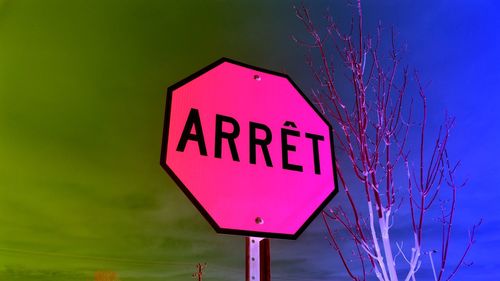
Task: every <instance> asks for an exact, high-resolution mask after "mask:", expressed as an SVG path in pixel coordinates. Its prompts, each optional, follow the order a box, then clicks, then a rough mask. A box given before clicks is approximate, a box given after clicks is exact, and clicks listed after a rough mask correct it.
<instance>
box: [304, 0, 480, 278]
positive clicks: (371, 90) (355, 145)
mask: <svg viewBox="0 0 500 281" xmlns="http://www.w3.org/2000/svg"><path fill="white" fill-rule="evenodd" d="M353 7H354V10H355V12H356V13H355V15H354V16H353V17H352V20H351V24H350V29H349V30H348V31H347V32H343V31H342V30H341V29H340V27H339V26H338V25H337V24H336V22H335V21H334V19H333V17H332V16H331V15H330V14H327V15H326V17H325V21H323V22H324V23H323V26H322V28H321V30H320V29H318V28H317V27H316V25H315V23H314V21H313V20H312V18H311V15H310V11H309V10H308V9H307V8H306V7H304V6H301V7H295V10H296V14H297V17H298V18H299V19H300V21H301V22H302V23H303V24H304V26H305V28H306V30H307V33H308V34H309V35H310V38H309V39H306V40H299V39H296V38H294V39H295V41H296V42H297V43H298V44H300V45H302V46H304V47H305V48H306V49H307V50H308V57H307V64H308V66H309V67H310V69H311V71H312V74H313V76H314V78H315V80H316V81H317V83H318V85H319V87H318V88H317V89H315V90H313V93H312V94H313V97H314V101H315V103H316V105H317V106H318V108H319V109H320V110H321V111H322V113H323V114H324V115H325V116H326V117H327V118H329V119H330V120H333V121H334V124H335V127H336V128H335V131H334V135H335V140H336V145H337V146H338V149H340V151H341V152H343V153H344V155H345V156H346V157H347V158H348V159H349V160H350V163H351V165H350V168H349V170H350V171H351V172H352V174H353V175H355V178H356V180H355V181H354V182H356V183H357V184H354V183H351V182H353V181H349V180H348V179H347V178H346V175H347V174H346V173H347V172H348V171H347V169H346V167H341V166H340V165H339V162H338V160H337V162H336V166H337V170H338V176H339V180H340V187H339V188H342V189H343V191H344V194H345V196H346V197H347V201H348V203H347V204H344V205H339V206H337V207H335V208H331V209H329V210H328V211H324V212H323V213H322V217H323V221H324V224H325V226H326V228H327V231H328V240H329V242H330V244H331V246H332V247H333V249H334V250H335V251H336V253H337V254H338V257H339V258H340V260H341V262H342V264H343V266H344V268H345V270H346V271H347V274H348V275H349V276H350V278H351V279H352V280H366V279H367V278H368V276H369V275H370V274H373V273H374V274H375V276H376V277H377V278H378V280H381V281H382V280H384V281H387V280H391V281H395V280H400V279H404V280H405V281H408V280H416V273H417V271H418V270H419V268H420V266H421V263H422V261H423V259H424V255H428V257H429V262H430V264H431V268H432V271H433V276H434V280H435V281H438V280H450V279H452V278H453V277H454V276H455V274H456V273H457V271H458V270H459V268H460V267H461V266H462V265H463V264H464V259H465V256H466V255H467V253H468V252H469V250H470V248H471V246H472V244H473V243H474V236H475V232H476V228H477V227H478V226H479V224H480V222H479V223H478V224H476V225H474V226H473V227H472V228H471V230H470V233H469V237H468V240H467V243H466V245H465V250H464V252H463V254H462V256H461V257H459V258H458V264H457V265H456V266H452V267H450V266H447V265H448V261H449V255H448V253H449V248H450V241H451V236H452V225H453V220H454V215H455V209H456V199H457V196H456V194H457V191H458V190H459V189H460V187H462V186H463V184H460V183H457V180H456V176H455V173H456V170H457V167H458V164H459V163H455V164H452V163H451V161H450V160H449V158H448V153H447V149H446V146H447V143H448V138H449V132H450V129H451V127H452V126H453V123H454V121H455V120H454V118H451V117H448V116H447V117H446V118H445V121H444V122H443V124H442V126H441V127H440V129H439V131H438V132H437V134H436V136H435V137H434V139H433V140H429V136H428V135H429V134H428V132H427V128H426V124H427V118H428V116H427V98H426V94H425V91H424V88H425V87H424V86H423V85H422V83H421V82H420V79H419V75H418V73H417V72H416V71H415V72H413V74H412V75H410V74H409V71H408V67H401V53H402V50H403V48H401V47H398V45H397V43H396V38H395V32H394V29H391V30H390V31H389V33H390V38H389V39H388V41H385V42H384V41H382V33H383V32H384V29H383V28H382V26H381V25H380V24H379V25H378V26H377V28H376V34H375V35H374V36H370V35H365V33H364V30H363V13H362V5H361V1H360V0H358V1H357V2H356V3H355V4H354V6H353ZM386 45H388V46H389V47H388V49H387V48H384V47H383V46H386ZM387 53H388V56H387V55H385V54H387ZM339 68H340V69H339ZM339 77H340V78H346V80H347V81H348V84H349V85H350V86H349V87H350V88H351V90H350V93H351V95H349V96H344V95H341V94H340V91H339V86H338V85H339V84H338V82H337V80H339ZM411 78H413V80H414V82H415V86H416V87H415V88H416V91H415V92H417V94H416V95H415V96H416V98H417V99H416V101H414V99H413V97H411V96H410V94H408V92H409V90H407V89H408V84H410V82H411ZM407 96H408V97H407ZM414 106H419V107H420V110H419V112H417V113H414V112H413V109H414ZM414 115H418V116H414ZM414 119H415V120H414ZM415 131H416V135H417V137H416V138H417V139H418V142H417V143H418V144H416V145H414V143H413V142H412V143H411V147H409V145H408V142H409V135H412V134H413V133H414V132H415ZM412 136H413V135H412ZM412 139H413V140H414V139H415V138H413V137H412ZM429 143H432V145H430V148H431V149H430V150H429V149H428V147H427V145H429ZM412 152H413V153H412ZM351 172H350V173H351ZM351 184H352V185H353V186H351ZM355 188H357V189H358V190H359V191H361V192H358V193H360V194H361V195H360V196H354V194H353V192H356V191H355ZM443 192H448V193H450V194H447V195H446V196H447V197H449V200H448V201H443V200H440V197H441V193H443ZM431 208H441V211H442V212H441V217H440V218H439V223H440V224H441V228H442V235H441V247H440V249H439V250H430V251H424V250H423V249H424V246H425V245H426V244H425V238H426V236H425V232H424V227H426V226H427V225H428V221H429V218H428V217H429V216H428V214H429V210H431ZM402 209H404V211H405V213H408V214H409V216H410V217H411V219H410V220H409V222H408V221H402V222H399V223H402V226H403V227H407V228H408V229H409V232H408V233H411V234H410V235H411V237H408V238H407V239H405V240H410V241H412V244H413V245H411V247H410V248H409V249H408V248H405V247H404V245H403V243H402V242H394V241H393V240H391V239H392V236H391V234H392V231H391V230H392V229H393V228H392V226H393V225H394V224H395V223H396V222H395V221H394V215H395V213H396V212H398V211H402ZM341 234H343V235H344V236H342V235H341ZM345 237H347V239H348V240H349V241H352V243H345ZM340 239H343V240H342V241H341V240H340ZM346 244H347V246H346ZM426 247H429V246H426ZM433 253H437V254H438V255H440V257H439V261H438V262H437V264H435V262H434V259H433V256H432V254H433ZM398 256H401V258H400V261H402V262H403V263H404V264H406V265H404V264H403V265H399V264H398V263H397V257H398ZM353 257H354V259H353ZM397 269H398V270H397ZM403 269H404V274H402V273H401V272H402V270H403Z"/></svg>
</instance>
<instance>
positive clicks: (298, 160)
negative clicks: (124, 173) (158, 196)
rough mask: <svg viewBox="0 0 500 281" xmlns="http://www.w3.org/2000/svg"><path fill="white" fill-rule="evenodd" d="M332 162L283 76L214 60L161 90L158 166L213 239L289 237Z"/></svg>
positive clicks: (306, 216) (315, 201)
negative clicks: (212, 231)
mask: <svg viewBox="0 0 500 281" xmlns="http://www.w3.org/2000/svg"><path fill="white" fill-rule="evenodd" d="M334 163H335V157H334V150H333V134H332V127H331V125H330V124H329V123H328V121H327V120H326V119H325V118H324V117H323V116H322V115H321V114H320V113H319V112H318V111H317V109H316V108H315V107H314V106H313V104H312V103H311V102H310V101H309V100H308V99H307V97H306V96H305V95H304V94H303V93H302V92H301V90H300V89H299V88H298V87H297V85H296V84H295V83H294V82H293V81H292V80H291V79H290V77H288V76H287V75H285V74H281V73H277V72H274V71H269V70H266V69H262V68H258V67H254V66H250V65H247V64H243V63H240V62H236V61H234V60H231V59H227V58H222V59H220V60H218V61H216V62H215V63H213V64H211V65H209V66H207V67H205V68H203V69H202V70H200V71H198V72H196V73H195V74H193V75H191V76H189V77H187V78H186V79H184V80H182V81H180V82H178V83H176V84H175V85H173V86H171V87H169V89H168V93H167V104H166V111H165V125H164V132H163V143H162V151H161V165H162V167H163V168H164V169H165V170H166V171H167V172H168V174H169V175H170V177H172V179H174V180H175V182H176V183H177V185H178V186H179V187H180V188H181V189H182V191H183V192H184V193H185V194H186V195H187V197H188V198H189V199H190V200H191V202H192V203H193V204H194V205H195V206H196V208H197V209H198V210H199V211H200V212H201V214H202V215H203V216H204V217H205V219H206V220H207V221H208V222H209V223H210V224H211V225H212V227H213V228H214V229H215V230H216V231H217V232H219V233H226V234H238V235H245V236H257V237H267V238H287V239H295V238H297V237H298V236H299V235H300V234H301V233H302V232H303V231H304V229H305V228H306V227H307V225H308V224H309V223H310V222H311V221H312V220H313V219H314V217H315V216H316V215H317V214H318V213H319V212H320V211H321V210H322V209H323V208H324V207H325V205H326V204H327V203H328V202H329V201H330V200H331V198H332V197H333V196H334V195H335V194H336V192H337V189H338V187H337V184H336V171H335V164H334Z"/></svg>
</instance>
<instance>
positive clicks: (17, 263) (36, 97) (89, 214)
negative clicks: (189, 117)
mask: <svg viewBox="0 0 500 281" xmlns="http://www.w3.org/2000/svg"><path fill="white" fill-rule="evenodd" d="M277 15H279V17H278V16H277ZM290 22H295V19H294V14H293V10H292V8H291V4H290V3H289V2H285V1H282V2H279V3H273V4H269V3H267V2H266V1H251V2H250V1H248V2H235V1H220V0H219V1H212V2H210V3H207V1H195V2H193V1H140V0H134V1H118V0H112V1H109V0H108V1H98V0H93V1H88V0H86V1H84V0H72V1H63V0H61V1H53V0H50V1H37V0H31V1H25V0H3V1H2V0H0V160H1V161H0V225H1V226H0V280H89V279H90V278H91V276H92V274H93V272H94V271H97V270H110V271H116V272H118V274H119V275H120V277H121V279H122V280H191V279H192V278H191V273H192V272H193V271H194V265H195V264H196V263H197V262H208V269H207V278H206V280H241V279H242V278H243V270H244V268H243V262H244V260H243V255H244V252H243V250H244V249H243V246H244V245H243V242H242V239H243V238H241V237H231V236H225V235H217V234H215V233H214V232H213V230H212V229H211V228H210V226H209V224H208V223H206V222H205V221H204V220H203V218H202V217H201V216H200V215H199V214H198V212H197V211H196V209H195V208H194V207H193V206H192V205H191V204H190V202H189V200H188V199H187V198H185V197H184V195H183V194H182V193H181V192H180V191H179V190H178V189H177V188H176V187H175V185H174V183H173V181H171V180H170V179H169V177H168V176H167V174H166V173H165V172H164V171H163V170H162V169H161V167H160V165H159V153H160V142H161V133H162V126H163V125H162V122H163V111H164V98H165V92H166V88H167V87H168V86H169V85H171V84H173V83H175V82H176V81H178V80H180V79H182V78H184V77H186V76H187V75H189V74H190V73H192V72H194V71H196V70H198V69H200V68H202V67H203V66H205V65H207V64H209V63H211V62H213V61H215V60H216V59H218V58H219V57H221V56H227V57H232V58H234V59H238V60H241V61H244V62H247V63H251V64H256V65H261V66H263V67H269V68H274V69H275V70H281V69H280V68H285V67H287V66H290V65H291V64H289V63H287V61H289V60H290V56H291V55H290V54H293V53H294V52H297V50H296V47H295V46H294V44H293V42H291V40H290V39H289V35H290V34H291V33H292V30H290V28H289V27H288V25H289V24H290ZM294 64H297V65H301V64H302V59H301V58H300V59H295V61H294Z"/></svg>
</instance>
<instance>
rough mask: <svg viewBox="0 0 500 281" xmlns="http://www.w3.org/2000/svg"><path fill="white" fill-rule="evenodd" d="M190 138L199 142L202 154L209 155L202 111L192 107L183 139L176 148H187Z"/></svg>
mask: <svg viewBox="0 0 500 281" xmlns="http://www.w3.org/2000/svg"><path fill="white" fill-rule="evenodd" d="M193 127H194V129H195V133H194V134H192V133H191V130H192V129H193ZM188 140H191V141H195V142H197V143H198V149H199V150H200V155H204V156H207V146H206V145H205V138H204V137H203V130H202V129H201V120H200V113H199V112H198V109H196V108H191V111H190V112H189V116H188V118H187V121H186V125H184V130H182V135H181V139H180V140H179V144H177V149H176V150H177V151H180V152H183V151H184V149H185V148H186V144H187V142H188Z"/></svg>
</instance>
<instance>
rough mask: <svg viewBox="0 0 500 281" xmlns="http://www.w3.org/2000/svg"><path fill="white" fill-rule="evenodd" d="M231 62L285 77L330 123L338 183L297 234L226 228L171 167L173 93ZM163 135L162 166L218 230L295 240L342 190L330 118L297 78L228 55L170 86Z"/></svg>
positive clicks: (325, 120)
mask: <svg viewBox="0 0 500 281" xmlns="http://www.w3.org/2000/svg"><path fill="white" fill-rule="evenodd" d="M225 62H228V63H231V64H235V65H239V66H242V67H246V68H250V69H253V70H255V71H259V72H264V73H268V74H271V75H276V76H280V77H283V78H286V79H287V80H288V81H289V82H290V83H291V84H292V85H293V87H294V88H295V90H297V92H299V93H300V95H301V96H302V98H304V100H305V101H306V102H307V103H308V104H309V106H310V107H311V108H312V109H313V110H314V111H315V112H316V114H318V116H319V117H320V118H321V119H322V120H323V122H325V123H326V124H327V125H328V128H329V129H330V144H331V152H332V155H331V157H332V167H333V177H334V183H335V188H334V189H333V191H332V192H331V193H330V194H329V195H328V197H327V198H326V199H325V200H324V201H323V203H321V204H320V206H319V207H318V208H317V209H316V210H315V211H314V213H313V214H312V215H311V216H310V217H309V218H308V219H307V220H306V221H305V222H304V224H303V225H302V226H301V227H300V228H299V229H298V230H297V232H295V234H282V233H273V232H260V231H245V230H239V229H227V228H222V227H220V226H219V225H218V224H217V223H216V222H215V220H214V219H213V218H212V217H211V216H210V214H209V213H208V212H207V211H206V210H205V209H204V208H203V206H202V205H201V204H200V202H198V200H196V198H195V197H194V196H193V194H191V192H190V191H189V189H188V188H187V187H186V186H185V185H184V183H183V182H182V181H181V180H180V179H179V178H178V177H177V175H175V173H174V172H173V170H172V169H170V167H168V165H167V144H168V143H167V142H168V127H169V124H170V112H171V108H172V95H173V92H174V91H175V90H176V89H178V88H180V87H182V86H184V85H185V84H187V83H189V82H191V81H193V80H194V79H196V78H198V77H200V76H201V75H203V74H205V73H207V72H208V71H210V70H212V69H214V68H215V67H217V66H219V65H221V64H222V63H225ZM163 124H164V125H163V138H162V144H161V155H160V165H161V166H162V167H163V169H164V170H165V171H166V172H167V173H168V175H169V176H170V177H171V178H172V179H173V180H174V181H175V183H176V184H177V185H178V186H179V188H180V189H181V190H182V192H184V194H185V195H186V196H187V197H188V198H189V200H190V201H191V203H192V204H193V205H194V206H195V207H196V208H197V209H198V211H199V212H200V213H201V214H202V215H203V217H205V219H206V220H207V221H208V222H209V223H210V225H211V226H212V228H213V229H214V230H215V231H216V232H217V233H222V234H233V235H244V236H254V237H264V238H280V239H289V240H296V239H297V238H298V237H299V236H300V235H301V234H302V233H303V232H304V230H305V229H306V228H307V227H308V226H309V225H310V224H311V222H312V221H313V220H314V219H315V218H316V217H317V216H318V215H319V213H320V212H321V211H322V210H323V209H324V208H325V207H326V206H327V205H328V203H329V202H330V201H331V200H332V198H333V197H334V196H335V195H337V193H338V192H339V184H338V179H337V166H336V165H335V159H336V158H335V149H334V148H335V146H334V139H333V127H332V125H331V124H330V122H328V120H327V119H326V118H325V117H324V116H323V114H321V113H320V112H319V111H318V109H317V108H316V107H315V106H314V105H313V103H312V102H311V101H310V100H309V98H307V96H306V95H305V94H304V93H303V92H302V90H301V89H300V88H299V87H298V86H297V84H295V82H294V81H293V80H292V79H291V78H290V76H288V75H287V74H284V73H280V72H276V71H272V70H268V69H264V68H260V67H256V66H253V65H249V64H246V63H242V62H239V61H235V60H233V59H229V58H226V57H222V58H220V59H218V60H217V61H215V62H213V63H211V64H210V65H208V66H206V67H204V68H202V69H200V70H199V71H197V72H195V73H193V74H191V75H189V76H188V77H186V78H184V79H182V80H181V81H179V82H177V83H175V84H174V85H172V86H170V87H168V89H167V102H166V105H165V117H164V123H163Z"/></svg>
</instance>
